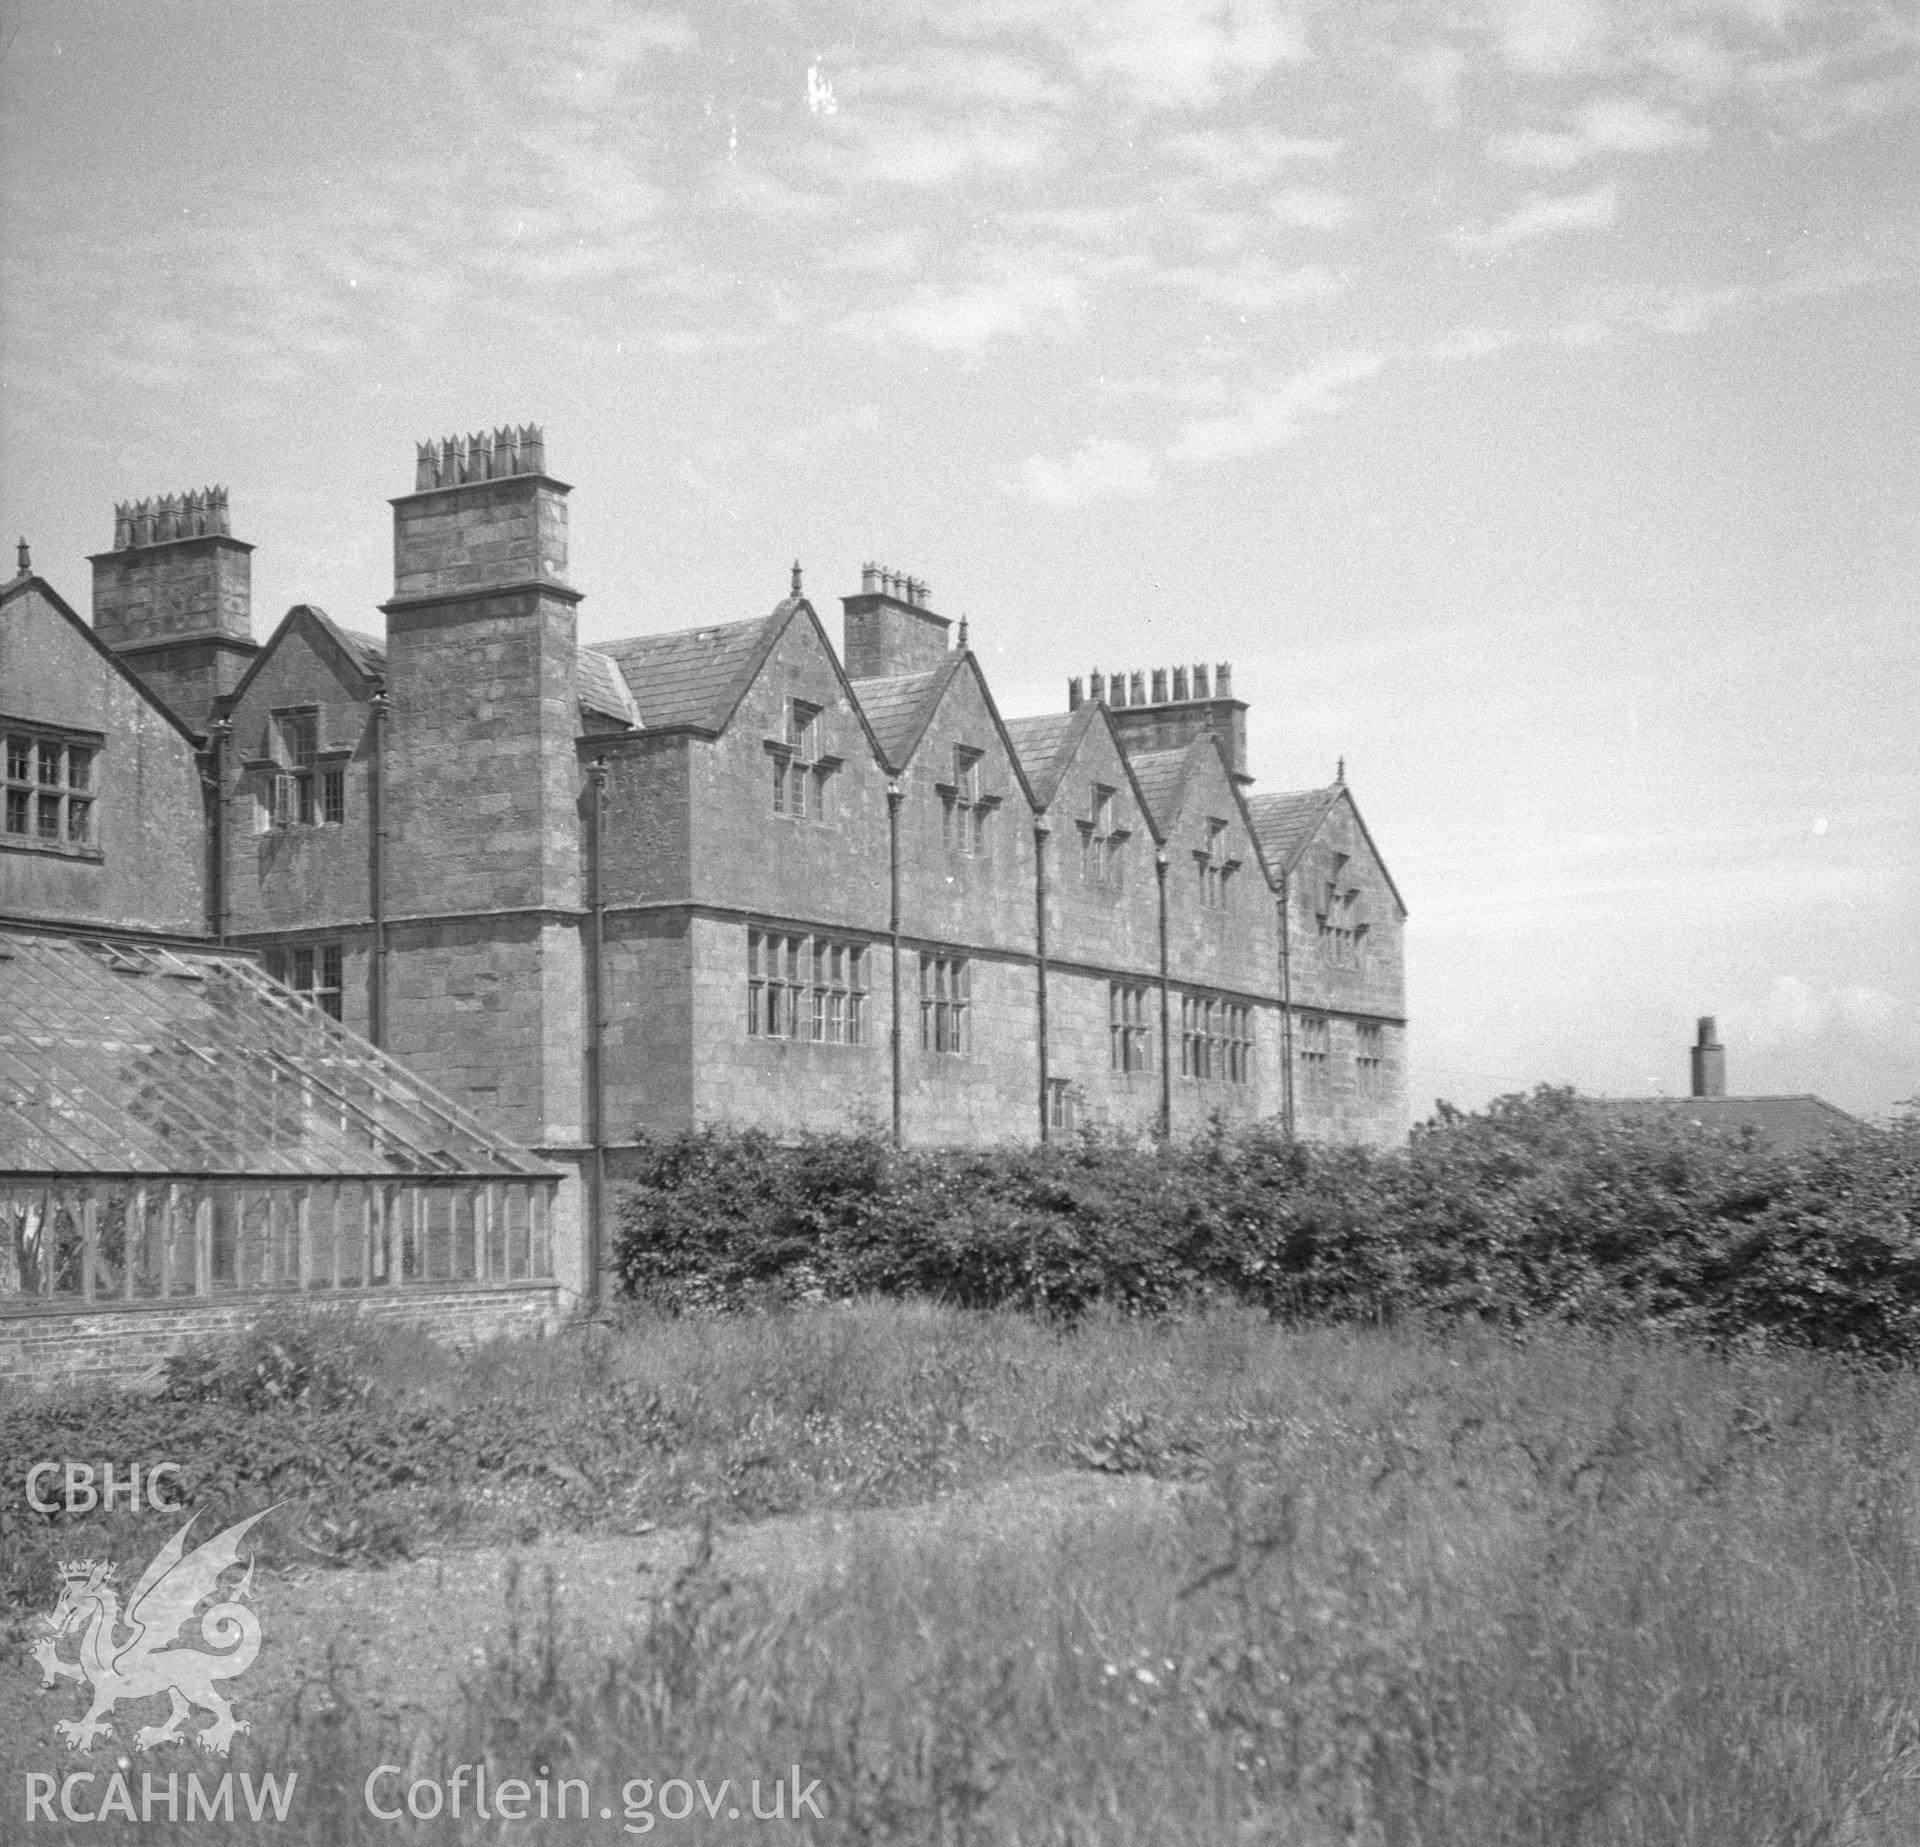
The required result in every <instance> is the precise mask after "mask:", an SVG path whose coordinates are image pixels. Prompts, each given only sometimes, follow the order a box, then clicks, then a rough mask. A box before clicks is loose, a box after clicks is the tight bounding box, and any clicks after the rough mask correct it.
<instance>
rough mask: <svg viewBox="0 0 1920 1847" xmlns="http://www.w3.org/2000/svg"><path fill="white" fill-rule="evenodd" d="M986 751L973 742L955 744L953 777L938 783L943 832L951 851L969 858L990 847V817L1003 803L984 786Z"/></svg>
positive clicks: (983, 852) (981, 855)
mask: <svg viewBox="0 0 1920 1847" xmlns="http://www.w3.org/2000/svg"><path fill="white" fill-rule="evenodd" d="M984 755H985V753H984V752H983V751H978V750H975V749H974V748H973V747H972V745H970V744H956V745H954V747H953V780H952V781H951V782H939V783H935V784H934V788H935V789H936V790H937V791H938V793H939V796H940V801H941V815H940V833H941V838H942V839H943V840H944V841H945V843H946V848H947V851H948V852H949V853H958V854H960V855H961V856H962V857H964V858H967V859H979V858H982V857H983V856H984V855H985V853H986V851H987V817H988V815H990V814H991V813H992V812H993V811H994V809H996V808H997V807H999V805H1000V798H999V796H997V795H986V794H983V793H982V792H981V788H980V762H981V759H982V757H983V756H984Z"/></svg>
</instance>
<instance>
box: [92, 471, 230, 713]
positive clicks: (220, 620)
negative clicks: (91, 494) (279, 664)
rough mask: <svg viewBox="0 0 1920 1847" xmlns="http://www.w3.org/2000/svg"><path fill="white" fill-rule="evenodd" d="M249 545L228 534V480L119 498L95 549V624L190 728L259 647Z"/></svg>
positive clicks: (99, 633) (103, 638)
mask: <svg viewBox="0 0 1920 1847" xmlns="http://www.w3.org/2000/svg"><path fill="white" fill-rule="evenodd" d="M252 553H253V547H252V546H251V545H248V544H246V543H244V542H243V541H242V540H239V539H236V538H235V537H234V536H233V527H232V523H231V517H230V514H229V511H228V506H227V490H226V489H225V488H224V487H202V488H194V489H192V490H191V491H189V492H187V493H184V494H162V495H161V496H159V498H158V499H153V500H139V501H122V502H121V503H120V504H119V505H118V506H116V507H115V508H114V510H113V547H112V549H111V550H110V551H104V552H95V553H94V555H93V557H92V558H91V559H90V560H89V561H88V562H90V563H91V564H92V566H93V632H94V634H95V635H97V636H98V637H99V639H100V640H101V641H102V642H103V643H105V645H106V646H107V647H109V648H111V649H112V650H113V651H114V653H115V654H117V655H119V656H120V658H121V659H122V660H123V661H124V662H125V663H126V664H127V666H128V667H129V668H131V669H132V670H133V672H134V673H136V674H138V675H139V677H140V678H141V679H142V680H144V681H145V682H146V684H147V685H148V686H149V687H150V688H151V689H152V690H153V692H154V693H155V694H157V695H158V696H159V697H160V698H161V699H162V700H164V701H165V702H166V703H167V704H168V705H169V706H171V707H172V708H173V710H174V711H175V712H176V713H178V714H179V716H180V718H181V720H182V721H183V722H184V723H185V724H187V725H189V726H190V727H192V728H193V729H195V730H201V729H204V728H205V726H206V724H207V721H208V719H209V717H210V716H211V714H212V710H213V702H214V700H215V699H216V698H217V697H219V696H220V695H221V694H224V693H230V692H231V691H232V690H233V689H234V687H235V686H237V685H238V684H239V682H240V677H241V675H242V674H244V673H245V672H246V670H247V668H248V666H249V665H250V664H251V663H252V661H253V658H254V656H255V655H257V654H258V653H259V652H260V648H259V644H258V643H256V642H255V641H254V639H253V566H252V562H251V559H252Z"/></svg>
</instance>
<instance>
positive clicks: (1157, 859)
mask: <svg viewBox="0 0 1920 1847" xmlns="http://www.w3.org/2000/svg"><path fill="white" fill-rule="evenodd" d="M1153 871H1154V877H1155V878H1156V879H1157V880H1158V882H1159V886H1160V1139H1161V1140H1162V1141H1163V1142H1164V1141H1169V1140H1171V1139H1172V1136H1173V1066H1172V1064H1171V1063H1170V1062H1169V1060H1170V1057H1171V1054H1172V1051H1173V1018H1172V1008H1173V1002H1172V999H1171V994H1170V990H1169V988H1168V985H1167V849H1166V848H1165V847H1161V848H1159V849H1158V850H1157V851H1156V852H1155V853H1154V856H1153Z"/></svg>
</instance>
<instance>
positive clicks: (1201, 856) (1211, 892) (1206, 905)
mask: <svg viewBox="0 0 1920 1847" xmlns="http://www.w3.org/2000/svg"><path fill="white" fill-rule="evenodd" d="M1193 857H1194V861H1195V864H1196V865H1197V866H1198V868H1199V872H1200V908H1201V909H1202V910H1207V911H1224V910H1225V909H1226V908H1227V894H1228V892H1229V891H1230V889H1231V882H1232V878H1233V875H1234V873H1235V872H1236V871H1238V870H1239V866H1240V862H1239V861H1238V860H1237V859H1229V858H1227V824H1226V822H1224V821H1222V820H1218V819H1215V818H1213V817H1209V818H1208V821H1207V844H1206V845H1205V846H1204V847H1202V848H1198V849H1196V850H1195V852H1194V855H1193Z"/></svg>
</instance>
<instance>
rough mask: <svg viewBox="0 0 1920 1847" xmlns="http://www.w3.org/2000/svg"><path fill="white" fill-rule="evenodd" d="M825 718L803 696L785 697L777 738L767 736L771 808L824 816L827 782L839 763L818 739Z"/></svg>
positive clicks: (805, 817) (810, 817)
mask: <svg viewBox="0 0 1920 1847" xmlns="http://www.w3.org/2000/svg"><path fill="white" fill-rule="evenodd" d="M824 734H825V720H824V718H823V717H822V712H821V708H820V707H819V706H817V705H812V704H809V703H808V702H807V701H806V700H804V699H789V700H788V701H787V706H786V723H785V725H784V727H783V728H782V733H781V735H780V736H779V737H778V738H769V739H768V740H767V753H768V755H769V756H770V757H771V758H772V759H773V812H774V813H775V814H780V815H787V816H789V817H790V818H791V819H793V820H796V821H824V820H825V819H826V818H827V784H828V782H829V781H830V780H831V779H832V776H833V772H834V771H835V770H837V769H838V768H839V767H840V760H839V758H837V757H830V756H828V755H827V753H826V750H825V749H824V747H823V744H822V739H823V737H824Z"/></svg>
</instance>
